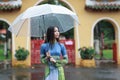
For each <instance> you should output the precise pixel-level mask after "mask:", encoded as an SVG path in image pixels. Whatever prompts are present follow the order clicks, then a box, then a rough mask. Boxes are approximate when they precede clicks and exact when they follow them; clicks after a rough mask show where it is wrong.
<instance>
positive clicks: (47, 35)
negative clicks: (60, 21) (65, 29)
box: [45, 26, 59, 44]
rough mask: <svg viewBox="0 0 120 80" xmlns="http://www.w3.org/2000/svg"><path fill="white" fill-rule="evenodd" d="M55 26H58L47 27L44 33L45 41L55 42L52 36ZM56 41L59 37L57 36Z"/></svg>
mask: <svg viewBox="0 0 120 80" xmlns="http://www.w3.org/2000/svg"><path fill="white" fill-rule="evenodd" d="M55 28H58V27H57V26H50V27H48V29H47V33H46V39H45V43H47V42H49V43H50V44H53V43H54V42H55V36H54V29H55ZM58 29H59V28H58ZM56 41H57V42H59V38H57V39H56Z"/></svg>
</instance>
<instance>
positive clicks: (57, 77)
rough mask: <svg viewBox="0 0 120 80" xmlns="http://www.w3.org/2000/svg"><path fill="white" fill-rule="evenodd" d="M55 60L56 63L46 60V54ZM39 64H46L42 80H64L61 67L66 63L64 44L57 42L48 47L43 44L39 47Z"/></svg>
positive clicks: (46, 44)
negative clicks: (48, 53)
mask: <svg viewBox="0 0 120 80" xmlns="http://www.w3.org/2000/svg"><path fill="white" fill-rule="evenodd" d="M48 51H49V52H50V55H51V56H52V57H53V58H54V59H55V60H56V63H52V62H50V61H49V60H48V59H46V53H47V52H48ZM40 56H41V62H42V63H44V64H46V68H45V79H44V80H65V76H64V69H63V65H65V64H67V63H68V56H67V51H66V48H65V46H64V44H61V43H59V42H56V43H54V44H53V45H52V46H50V44H49V43H44V44H42V45H41V47H40Z"/></svg>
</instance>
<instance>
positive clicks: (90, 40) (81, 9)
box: [0, 0, 120, 66]
mask: <svg viewBox="0 0 120 80" xmlns="http://www.w3.org/2000/svg"><path fill="white" fill-rule="evenodd" d="M14 1H15V0H14ZM14 1H9V2H10V3H8V2H0V4H3V3H5V4H7V3H8V4H11V3H12V2H14ZM45 1H47V0H31V1H30V0H22V1H21V0H16V3H14V4H16V5H17V6H18V7H15V8H14V9H5V8H3V9H2V10H1V11H0V14H1V15H0V21H4V22H6V23H7V24H9V25H11V24H12V22H13V21H14V20H15V19H16V17H17V16H18V15H20V14H21V13H22V12H24V11H25V10H26V9H27V8H29V7H31V6H34V5H39V4H41V3H43V2H45ZM54 1H59V2H62V3H64V4H65V5H67V7H68V8H69V9H71V10H72V11H73V12H75V13H76V14H77V15H78V18H79V21H80V25H77V26H75V27H74V40H75V65H80V61H81V58H80V56H79V51H78V49H79V48H80V47H84V46H86V47H94V37H95V36H94V35H95V32H94V29H95V27H96V26H97V24H98V23H99V22H101V21H107V22H109V23H110V24H112V26H113V28H114V31H115V35H114V36H115V38H114V41H115V42H116V46H117V53H116V54H117V57H116V58H117V64H120V50H119V49H120V38H119V36H120V29H119V25H120V18H119V14H120V6H119V5H120V1H118V0H107V1H106V0H54ZM17 2H18V3H17ZM28 3H29V4H28ZM5 4H4V5H5ZM12 4H13V3H12ZM4 5H3V6H4ZM16 5H15V6H16ZM24 24H25V25H24V28H23V29H22V32H24V31H29V29H27V28H26V27H25V26H30V25H29V24H30V23H29V22H25V23H24ZM11 35H12V65H13V66H14V65H16V64H17V63H18V61H17V60H16V59H15V57H14V54H15V50H16V49H17V48H18V46H22V47H25V48H27V49H28V50H29V51H30V53H31V45H30V44H31V37H29V36H27V37H25V36H17V37H16V36H15V35H14V34H11ZM23 63H24V64H26V65H28V66H31V56H30V55H29V56H28V58H27V59H26V61H24V62H22V64H23Z"/></svg>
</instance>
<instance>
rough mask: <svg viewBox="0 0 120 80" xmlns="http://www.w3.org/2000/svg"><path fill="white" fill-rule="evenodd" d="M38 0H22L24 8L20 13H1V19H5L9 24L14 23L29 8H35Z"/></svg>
mask: <svg viewBox="0 0 120 80" xmlns="http://www.w3.org/2000/svg"><path fill="white" fill-rule="evenodd" d="M37 1H38V0H22V7H21V10H19V11H12V12H0V18H1V19H5V20H7V21H8V22H10V23H12V22H13V21H14V19H15V18H16V17H17V16H18V15H20V14H21V13H22V12H23V11H25V10H26V9H27V8H28V7H31V6H34V4H35V3H36V2H37Z"/></svg>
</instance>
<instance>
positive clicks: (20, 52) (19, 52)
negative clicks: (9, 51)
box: [15, 47, 29, 60]
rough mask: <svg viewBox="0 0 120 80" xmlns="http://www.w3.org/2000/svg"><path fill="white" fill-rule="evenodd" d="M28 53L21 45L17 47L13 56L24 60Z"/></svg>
mask: <svg viewBox="0 0 120 80" xmlns="http://www.w3.org/2000/svg"><path fill="white" fill-rule="evenodd" d="M28 55H29V51H28V50H26V49H25V48H21V47H19V48H18V49H17V50H16V53H15V57H16V58H17V60H25V59H26V58H27V56H28Z"/></svg>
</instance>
